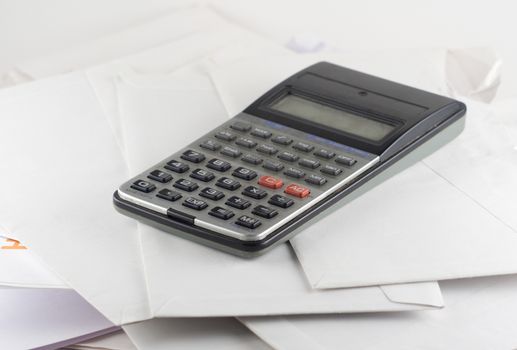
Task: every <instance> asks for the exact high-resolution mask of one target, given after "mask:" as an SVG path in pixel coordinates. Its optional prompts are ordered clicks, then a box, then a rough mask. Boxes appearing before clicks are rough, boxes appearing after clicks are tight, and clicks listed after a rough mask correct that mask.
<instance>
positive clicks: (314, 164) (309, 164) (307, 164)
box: [298, 158, 320, 169]
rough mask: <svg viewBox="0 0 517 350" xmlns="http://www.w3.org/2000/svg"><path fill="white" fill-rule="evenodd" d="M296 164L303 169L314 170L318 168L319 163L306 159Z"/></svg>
mask: <svg viewBox="0 0 517 350" xmlns="http://www.w3.org/2000/svg"><path fill="white" fill-rule="evenodd" d="M298 164H300V165H301V166H303V167H306V168H309V169H316V168H317V167H319V166H320V162H318V161H317V160H313V159H307V158H304V159H302V160H300V162H299V163H298Z"/></svg>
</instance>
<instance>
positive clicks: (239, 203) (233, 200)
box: [225, 196, 251, 209]
mask: <svg viewBox="0 0 517 350" xmlns="http://www.w3.org/2000/svg"><path fill="white" fill-rule="evenodd" d="M225 204H226V205H229V206H230V207H234V208H237V209H246V208H247V207H249V206H250V205H251V203H250V202H249V201H247V200H245V199H243V198H239V197H237V196H232V197H230V198H228V200H227V201H226V203H225Z"/></svg>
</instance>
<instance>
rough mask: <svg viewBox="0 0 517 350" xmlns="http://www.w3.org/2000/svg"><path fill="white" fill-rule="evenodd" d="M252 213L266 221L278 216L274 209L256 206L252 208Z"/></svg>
mask: <svg viewBox="0 0 517 350" xmlns="http://www.w3.org/2000/svg"><path fill="white" fill-rule="evenodd" d="M252 213H253V214H255V215H258V216H262V217H263V218H266V219H271V218H272V217H274V216H276V215H277V214H278V212H277V211H276V210H275V209H273V208H269V207H266V206H265V205H257V206H256V207H255V208H253V211H252Z"/></svg>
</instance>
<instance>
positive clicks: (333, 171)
mask: <svg viewBox="0 0 517 350" xmlns="http://www.w3.org/2000/svg"><path fill="white" fill-rule="evenodd" d="M320 171H321V172H322V173H325V174H329V175H334V176H336V175H339V174H341V173H342V172H343V170H341V169H339V168H338V167H335V166H332V165H325V166H324V167H323V168H321V170H320Z"/></svg>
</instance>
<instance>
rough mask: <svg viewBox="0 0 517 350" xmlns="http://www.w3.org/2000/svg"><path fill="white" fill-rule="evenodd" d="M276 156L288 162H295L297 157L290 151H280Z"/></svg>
mask: <svg viewBox="0 0 517 350" xmlns="http://www.w3.org/2000/svg"><path fill="white" fill-rule="evenodd" d="M278 158H280V159H283V160H287V161H288V162H296V161H297V160H298V158H299V157H298V156H297V155H296V154H294V153H291V152H282V153H280V154H279V155H278Z"/></svg>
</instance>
